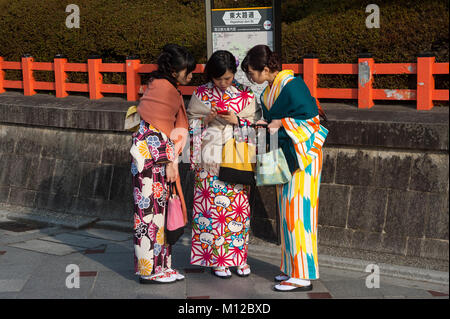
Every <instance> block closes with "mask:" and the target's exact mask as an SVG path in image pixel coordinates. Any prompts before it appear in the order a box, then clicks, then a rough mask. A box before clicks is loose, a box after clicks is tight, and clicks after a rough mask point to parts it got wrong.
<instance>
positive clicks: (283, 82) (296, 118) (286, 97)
mask: <svg viewBox="0 0 450 319" xmlns="http://www.w3.org/2000/svg"><path fill="white" fill-rule="evenodd" d="M242 69H243V70H244V72H245V73H246V74H247V76H248V77H249V79H251V80H252V81H253V82H256V83H258V84H262V83H264V82H265V81H268V83H269V85H268V86H267V87H266V89H265V90H264V91H263V93H262V95H261V104H262V109H263V117H264V121H259V122H258V123H259V124H267V123H269V124H268V128H269V130H270V133H271V134H275V133H277V134H278V145H279V147H281V149H282V151H283V154H284V155H285V157H286V160H287V162H288V166H289V170H290V171H291V174H292V179H291V180H290V182H288V183H286V184H282V185H277V197H278V208H279V212H280V222H281V244H282V260H281V267H280V268H281V271H282V272H283V273H282V274H280V275H278V276H276V277H275V280H276V281H279V282H280V283H279V284H278V285H275V287H274V289H275V290H276V291H294V290H295V291H308V290H311V289H312V283H311V280H315V279H318V278H319V267H318V258H317V257H318V256H317V217H318V214H317V213H318V203H319V188H320V176H321V171H322V145H323V143H324V141H325V138H326V136H327V133H328V130H327V129H326V128H324V127H323V126H322V125H320V120H319V113H320V115H322V116H324V114H323V111H322V110H321V108H320V106H319V105H318V103H317V102H316V99H315V98H314V97H312V96H311V93H310V91H309V89H308V87H307V86H306V85H305V82H304V81H303V79H302V78H301V77H294V72H293V71H292V70H284V71H282V70H281V62H280V60H279V58H278V56H277V55H276V54H275V53H273V52H271V50H270V49H269V47H267V46H265V45H258V46H256V47H254V48H252V49H251V50H250V51H249V52H248V53H247V56H246V58H245V59H244V61H243V63H242ZM258 123H257V124H258Z"/></svg>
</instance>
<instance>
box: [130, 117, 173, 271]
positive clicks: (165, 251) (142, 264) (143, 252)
mask: <svg viewBox="0 0 450 319" xmlns="http://www.w3.org/2000/svg"><path fill="white" fill-rule="evenodd" d="M130 152H131V154H132V156H133V159H132V163H131V174H132V180H133V187H134V188H133V199H134V239H133V242H134V248H135V249H134V265H135V273H136V275H141V276H149V275H153V274H156V273H159V272H161V271H164V270H165V269H167V268H170V267H171V261H172V257H171V246H170V245H168V244H165V240H164V221H165V213H166V210H167V200H168V194H169V190H168V185H167V183H166V181H165V166H166V164H167V163H168V162H169V161H170V159H171V158H172V159H173V158H174V157H175V154H174V147H173V143H172V141H170V140H169V139H168V138H167V137H166V135H165V134H164V133H162V132H160V131H159V130H158V129H156V128H155V127H153V126H151V125H149V124H148V123H145V122H144V121H142V122H141V125H140V128H139V130H138V131H137V132H136V133H134V134H133V137H132V146H131V150H130Z"/></svg>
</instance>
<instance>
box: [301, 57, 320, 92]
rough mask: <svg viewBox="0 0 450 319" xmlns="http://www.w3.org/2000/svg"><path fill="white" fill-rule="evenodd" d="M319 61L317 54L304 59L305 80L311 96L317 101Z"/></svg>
mask: <svg viewBox="0 0 450 319" xmlns="http://www.w3.org/2000/svg"><path fill="white" fill-rule="evenodd" d="M318 64H319V59H318V58H317V56H316V55H315V54H307V55H305V56H304V57H303V80H304V81H305V84H306V86H308V88H309V91H310V92H311V95H312V96H313V97H315V98H316V100H317V65H318Z"/></svg>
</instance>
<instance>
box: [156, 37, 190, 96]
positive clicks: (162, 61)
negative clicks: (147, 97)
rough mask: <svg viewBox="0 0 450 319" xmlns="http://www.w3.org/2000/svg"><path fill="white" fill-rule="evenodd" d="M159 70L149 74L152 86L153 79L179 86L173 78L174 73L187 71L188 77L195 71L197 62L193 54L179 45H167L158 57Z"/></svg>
mask: <svg viewBox="0 0 450 319" xmlns="http://www.w3.org/2000/svg"><path fill="white" fill-rule="evenodd" d="M157 64H158V69H157V70H156V71H153V72H152V73H150V74H149V77H150V79H149V81H148V83H149V84H150V83H151V82H152V81H153V79H166V80H168V81H169V82H170V83H172V84H173V86H175V87H176V86H177V80H176V79H175V78H174V77H173V76H172V73H173V72H180V71H183V70H184V69H187V70H186V75H188V74H189V73H191V72H192V71H194V69H195V66H196V61H195V59H194V57H193V56H192V54H191V53H190V52H189V51H188V50H187V49H186V48H185V47H182V46H179V45H177V44H166V45H165V46H164V47H163V49H162V52H161V54H160V55H159V57H158V62H157Z"/></svg>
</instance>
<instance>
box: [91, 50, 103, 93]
mask: <svg viewBox="0 0 450 319" xmlns="http://www.w3.org/2000/svg"><path fill="white" fill-rule="evenodd" d="M101 64H102V58H101V57H100V56H98V55H91V56H89V57H88V74H89V98H90V99H93V100H96V99H101V98H102V97H103V95H102V93H101V88H100V85H101V84H102V81H103V76H102V74H101V73H100V66H101Z"/></svg>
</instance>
